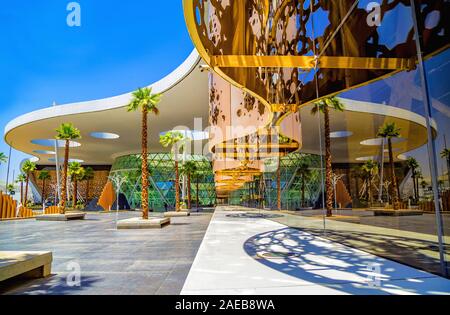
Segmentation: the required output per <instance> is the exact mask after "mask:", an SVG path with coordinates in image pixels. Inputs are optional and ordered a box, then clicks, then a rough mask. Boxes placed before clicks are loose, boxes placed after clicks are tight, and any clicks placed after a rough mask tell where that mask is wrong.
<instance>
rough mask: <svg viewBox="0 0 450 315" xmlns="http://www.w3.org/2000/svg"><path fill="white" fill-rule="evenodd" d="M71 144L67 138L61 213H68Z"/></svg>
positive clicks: (62, 179) (62, 180) (60, 205)
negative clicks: (68, 173)
mask: <svg viewBox="0 0 450 315" xmlns="http://www.w3.org/2000/svg"><path fill="white" fill-rule="evenodd" d="M69 146H70V141H69V140H66V146H65V149H64V166H63V172H62V176H61V177H62V178H61V182H62V187H61V200H60V204H59V207H60V209H59V211H60V213H61V214H64V213H66V200H67V168H68V166H69Z"/></svg>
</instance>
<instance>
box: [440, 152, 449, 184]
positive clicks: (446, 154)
mask: <svg viewBox="0 0 450 315" xmlns="http://www.w3.org/2000/svg"><path fill="white" fill-rule="evenodd" d="M441 158H443V159H446V160H447V176H448V185H449V187H450V149H447V148H445V149H444V150H442V152H441Z"/></svg>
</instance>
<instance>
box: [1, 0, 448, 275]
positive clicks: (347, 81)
mask: <svg viewBox="0 0 450 315" xmlns="http://www.w3.org/2000/svg"><path fill="white" fill-rule="evenodd" d="M415 2H416V3H417V7H415V8H412V7H411V3H414V1H413V2H411V1H409V0H408V1H390V2H388V1H382V3H381V4H380V5H379V6H378V7H371V8H370V9H368V7H367V6H368V5H370V4H369V1H356V2H355V3H356V4H354V1H282V0H275V1H262V0H245V1H232V0H214V1H212V0H185V1H183V4H184V14H185V19H186V25H187V28H188V31H189V33H190V36H191V38H192V41H193V43H194V46H195V49H194V51H192V53H191V54H190V55H189V56H188V57H187V59H186V60H185V61H184V62H183V63H182V64H181V65H179V66H178V67H177V68H176V69H175V70H174V71H173V72H172V73H170V74H169V75H168V76H166V77H164V78H161V79H160V80H159V81H157V82H154V83H151V84H149V87H152V89H153V91H154V92H157V93H162V94H163V97H162V101H161V103H160V104H159V111H160V113H159V115H158V116H152V115H150V116H149V120H148V121H149V123H148V126H149V128H148V132H149V143H148V149H149V154H148V156H147V157H142V156H141V128H140V126H141V115H140V113H139V112H127V110H126V106H127V104H128V103H129V102H130V100H131V98H132V94H131V91H130V93H128V94H124V95H118V96H112V97H109V98H105V99H97V100H90V101H85V102H81V103H72V104H54V105H51V104H50V106H48V107H47V108H43V109H40V110H38V111H35V112H30V113H28V114H25V115H23V116H20V117H17V118H16V119H14V120H12V121H11V122H9V124H8V125H7V126H6V128H5V132H4V137H5V140H6V142H7V143H8V144H10V145H11V146H12V147H13V148H14V149H16V150H19V151H22V152H24V153H27V154H29V155H31V156H33V159H34V160H35V161H36V163H37V165H38V169H37V170H36V171H35V172H34V174H33V176H32V179H31V182H32V186H33V192H34V199H35V201H36V203H39V202H41V194H42V181H40V180H39V179H38V175H39V172H40V171H42V170H48V171H50V172H51V173H52V174H55V176H52V180H51V181H49V182H48V183H46V190H47V191H50V199H51V198H55V195H56V194H57V190H58V189H57V187H58V183H57V178H58V177H57V176H56V169H57V167H58V166H60V163H59V162H61V161H62V157H63V143H62V142H61V141H59V142H58V141H56V140H55V129H56V128H57V127H58V126H59V125H60V124H61V123H65V122H70V123H72V124H73V125H74V126H76V127H77V128H78V129H79V130H80V131H81V135H82V138H81V139H79V140H76V141H72V142H71V151H70V159H71V160H72V161H79V162H81V163H82V165H83V166H85V167H88V166H90V167H92V168H93V169H94V174H95V176H94V178H93V179H92V180H91V182H90V183H88V182H82V183H80V198H81V199H82V200H84V201H85V203H86V206H87V208H86V210H87V211H88V210H90V209H89V206H92V207H93V208H95V207H96V201H97V200H98V198H99V197H100V195H101V194H102V191H103V189H104V187H105V185H106V184H107V182H108V181H110V180H111V178H112V177H114V176H116V175H117V176H122V177H125V178H126V181H125V182H124V183H123V185H122V186H121V193H122V195H123V197H124V200H126V201H124V204H126V205H127V206H128V207H129V208H131V209H139V208H140V207H141V199H140V198H141V169H140V167H141V159H142V158H147V159H148V162H149V169H150V174H151V176H150V187H149V203H150V208H151V209H153V210H154V211H164V210H165V209H166V208H173V207H174V205H175V186H176V185H180V187H181V188H182V189H181V190H182V192H183V197H184V199H185V198H186V190H187V189H191V192H192V196H193V197H192V200H193V204H194V205H195V202H196V199H197V198H196V196H198V199H197V200H198V203H199V204H198V207H199V208H201V207H212V206H215V205H220V204H225V205H239V206H246V207H249V208H253V209H262V210H265V211H275V212H276V211H278V210H282V211H284V212H286V213H291V214H292V215H290V216H286V217H284V221H283V222H282V223H283V224H286V225H288V226H291V227H296V228H303V227H305V225H308V228H311V229H313V230H315V231H316V232H317V233H322V232H326V233H327V237H329V238H330V239H332V240H334V241H337V242H342V243H344V244H346V245H348V246H353V247H356V248H360V249H362V250H365V251H368V252H370V253H372V254H376V255H381V256H384V257H387V258H390V259H393V260H397V261H400V262H402V263H405V264H407V265H412V266H414V267H417V268H420V269H424V270H426V271H430V272H432V273H436V274H440V275H448V266H447V260H448V259H449V250H450V248H449V241H450V219H449V214H448V213H449V211H450V192H449V191H450V182H449V179H450V174H449V167H450V156H449V153H448V151H446V150H447V146H450V142H449V143H447V141H450V83H449V80H448V73H449V71H450V61H449V60H450V50H449V49H448V47H449V31H450V30H449V25H448V23H447V22H446V20H448V18H449V16H448V14H449V4H448V2H447V1H437V0H436V1H415ZM413 10H415V11H414V13H413ZM374 12H375V13H374ZM377 12H378V14H376V13H377ZM325 99H326V100H333V101H334V102H337V103H338V104H339V106H338V107H339V108H337V109H336V108H335V107H333V106H334V105H333V106H331V107H328V105H327V107H328V109H326V110H325V112H326V113H325V112H324V110H321V109H318V104H320V102H321V101H324V100H325ZM327 104H328V103H327ZM316 109H318V110H316ZM387 124H395V127H396V128H397V130H398V134H397V135H395V136H392V137H390V136H389V137H382V136H380V132H379V131H380V129H382V128H383V127H385V126H386V125H387ZM173 130H176V131H180V132H182V133H183V134H184V135H185V136H186V140H185V143H184V151H183V153H182V154H181V163H184V162H186V161H193V162H194V163H195V164H196V165H197V169H198V173H199V174H200V175H198V176H197V178H196V179H195V180H193V182H192V184H191V187H187V183H186V179H185V177H183V176H182V177H181V180H180V182H178V183H177V182H175V181H174V178H175V177H174V172H175V170H174V163H175V160H174V154H173V152H171V150H170V148H165V147H163V146H162V145H161V144H160V142H159V137H160V135H163V134H164V133H166V132H168V131H173ZM327 130H329V131H330V140H329V142H330V143H327V141H328V140H327V138H326V137H325V133H326V131H327ZM388 138H389V139H388ZM388 140H389V141H388ZM328 144H330V152H329V153H330V154H329V155H330V156H331V163H332V164H331V165H332V174H327V172H326V170H327V167H326V164H327V160H326V158H325V157H326V156H328V155H327V154H326V153H327V152H326V151H327V148H328ZM445 152H447V153H445ZM391 158H392V165H394V171H393V172H391V169H390V166H391V163H390V162H391V161H390V160H391ZM411 158H414V159H415V160H416V162H417V163H418V165H417V166H413V167H412V166H411ZM369 162H371V163H372V164H373V163H374V164H376V166H373V165H372V168H371V169H369V170H368V165H369V166H370V164H371V163H369ZM305 165H306V167H305ZM364 166H365V167H364ZM392 173H394V174H395V181H396V183H397V185H396V186H397V188H396V189H397V190H398V195H399V196H400V200H399V204H400V208H401V209H400V210H392V187H393V179H392ZM328 175H329V176H328ZM327 177H328V178H329V179H331V182H329V180H327ZM327 184H329V185H331V186H332V187H331V189H332V191H333V205H332V208H333V216H331V217H327V216H325V210H324V209H325V208H326V203H327V201H326V191H327ZM88 185H89V186H88ZM52 196H53V197H52ZM380 209H381V210H380ZM377 210H380V211H378V212H377ZM383 211H384V213H383ZM389 211H391V212H389ZM395 211H400V212H399V213H400V214H399V213H396V212H395ZM401 211H404V212H401ZM418 213H419V214H418ZM303 218H308V220H303ZM274 220H277V218H276V217H274Z"/></svg>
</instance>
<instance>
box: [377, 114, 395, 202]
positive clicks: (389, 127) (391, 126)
mask: <svg viewBox="0 0 450 315" xmlns="http://www.w3.org/2000/svg"><path fill="white" fill-rule="evenodd" d="M378 137H382V138H387V141H388V150H389V167H390V171H391V172H390V173H391V181H392V191H391V197H392V206H393V208H394V210H398V209H399V203H400V196H399V192H398V185H397V177H396V176H395V168H394V155H393V150H392V138H398V137H400V128H398V127H397V125H396V124H395V123H386V124H384V125H383V126H381V127H380V129H379V130H378Z"/></svg>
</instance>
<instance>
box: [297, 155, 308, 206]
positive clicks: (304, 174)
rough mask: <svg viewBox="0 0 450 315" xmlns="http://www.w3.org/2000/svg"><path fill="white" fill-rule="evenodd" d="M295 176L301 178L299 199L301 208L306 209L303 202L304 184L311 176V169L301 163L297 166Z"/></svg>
mask: <svg viewBox="0 0 450 315" xmlns="http://www.w3.org/2000/svg"><path fill="white" fill-rule="evenodd" d="M297 176H299V177H300V178H301V188H300V192H301V198H302V208H305V207H306V202H305V184H306V181H307V180H308V179H309V178H310V176H311V169H310V168H309V166H308V164H306V163H302V164H300V165H299V166H298V168H297Z"/></svg>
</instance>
